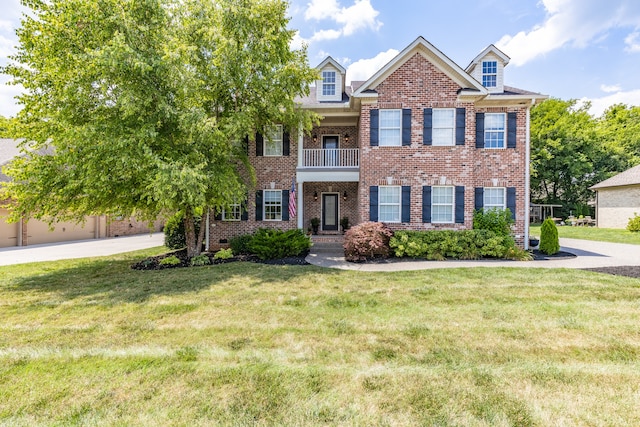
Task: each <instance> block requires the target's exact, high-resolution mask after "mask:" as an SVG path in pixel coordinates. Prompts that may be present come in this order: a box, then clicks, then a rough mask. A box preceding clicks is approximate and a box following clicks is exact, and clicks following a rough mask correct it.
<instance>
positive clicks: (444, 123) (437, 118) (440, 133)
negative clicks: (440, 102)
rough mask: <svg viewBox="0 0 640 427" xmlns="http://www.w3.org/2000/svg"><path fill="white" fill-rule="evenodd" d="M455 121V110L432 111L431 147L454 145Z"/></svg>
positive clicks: (438, 109)
mask: <svg viewBox="0 0 640 427" xmlns="http://www.w3.org/2000/svg"><path fill="white" fill-rule="evenodd" d="M455 119H456V110H455V109H454V108H434V109H433V123H432V129H433V130H432V132H433V134H432V135H433V136H432V138H433V142H432V145H441V146H442V145H454V144H455V129H456V128H455Z"/></svg>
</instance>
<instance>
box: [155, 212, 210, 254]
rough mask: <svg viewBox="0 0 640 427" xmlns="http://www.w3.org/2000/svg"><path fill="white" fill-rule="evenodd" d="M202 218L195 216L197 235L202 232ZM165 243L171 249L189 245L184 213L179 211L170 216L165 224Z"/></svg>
mask: <svg viewBox="0 0 640 427" xmlns="http://www.w3.org/2000/svg"><path fill="white" fill-rule="evenodd" d="M200 218H201V217H199V216H196V217H194V219H195V228H196V236H197V235H198V233H199V232H200ZM164 245H165V246H166V247H167V248H169V249H182V248H184V247H186V246H187V237H186V235H185V231H184V213H182V212H178V213H177V214H175V215H174V216H172V217H171V218H169V219H168V220H167V222H166V224H165V226H164Z"/></svg>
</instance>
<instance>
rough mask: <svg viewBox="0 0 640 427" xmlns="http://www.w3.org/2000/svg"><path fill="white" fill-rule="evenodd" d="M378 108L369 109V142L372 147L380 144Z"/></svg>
mask: <svg viewBox="0 0 640 427" xmlns="http://www.w3.org/2000/svg"><path fill="white" fill-rule="evenodd" d="M378 127H379V125H378V110H371V111H369V143H370V145H371V146H372V147H377V146H378Z"/></svg>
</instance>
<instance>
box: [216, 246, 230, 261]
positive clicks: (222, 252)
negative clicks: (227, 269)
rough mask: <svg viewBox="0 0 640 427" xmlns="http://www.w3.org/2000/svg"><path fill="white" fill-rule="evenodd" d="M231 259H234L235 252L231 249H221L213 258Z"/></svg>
mask: <svg viewBox="0 0 640 427" xmlns="http://www.w3.org/2000/svg"><path fill="white" fill-rule="evenodd" d="M231 258H233V250H232V249H231V248H229V249H220V250H219V251H218V252H216V254H215V255H214V256H213V259H231Z"/></svg>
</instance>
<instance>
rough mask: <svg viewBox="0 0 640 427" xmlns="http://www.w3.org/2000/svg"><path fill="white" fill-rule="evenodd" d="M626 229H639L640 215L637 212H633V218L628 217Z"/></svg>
mask: <svg viewBox="0 0 640 427" xmlns="http://www.w3.org/2000/svg"><path fill="white" fill-rule="evenodd" d="M627 230H629V231H633V232H636V231H640V216H638V214H637V213H635V212H634V213H633V218H629V223H628V224H627Z"/></svg>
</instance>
